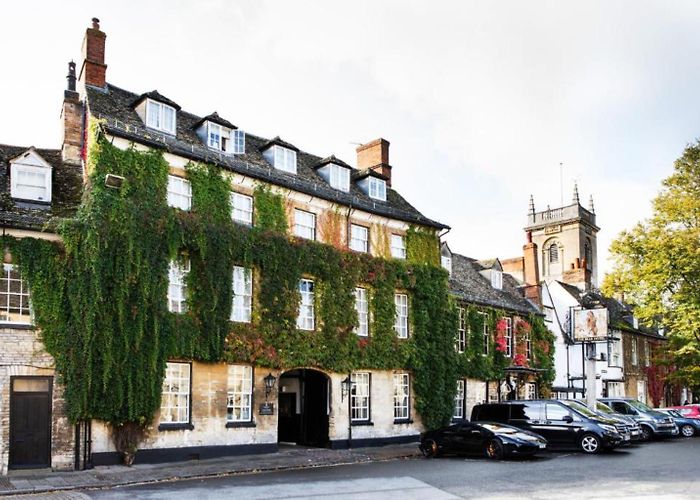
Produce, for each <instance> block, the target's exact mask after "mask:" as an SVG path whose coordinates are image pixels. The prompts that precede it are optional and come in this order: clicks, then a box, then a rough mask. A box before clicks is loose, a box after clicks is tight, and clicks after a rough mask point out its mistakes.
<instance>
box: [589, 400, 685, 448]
mask: <svg viewBox="0 0 700 500" xmlns="http://www.w3.org/2000/svg"><path fill="white" fill-rule="evenodd" d="M600 402H601V403H604V404H605V405H607V406H609V407H610V408H611V409H612V410H614V411H616V412H617V413H621V414H623V415H627V416H629V417H632V418H633V419H634V420H636V421H637V423H639V426H640V427H641V428H642V435H643V437H644V440H645V441H649V440H650V439H653V438H662V437H671V436H676V435H678V427H677V426H676V424H675V422H674V421H673V419H672V418H671V417H670V416H668V415H666V414H665V413H661V412H659V411H656V410H653V409H652V408H650V407H649V406H647V405H646V404H644V403H642V402H641V401H638V400H636V399H633V398H602V399H600Z"/></svg>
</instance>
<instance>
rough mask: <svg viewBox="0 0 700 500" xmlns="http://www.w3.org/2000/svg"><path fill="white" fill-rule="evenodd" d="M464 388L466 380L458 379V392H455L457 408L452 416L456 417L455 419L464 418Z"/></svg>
mask: <svg viewBox="0 0 700 500" xmlns="http://www.w3.org/2000/svg"><path fill="white" fill-rule="evenodd" d="M464 389H465V382H464V380H458V381H457V393H456V394H455V408H454V412H453V413H452V418H454V419H455V420H463V419H464Z"/></svg>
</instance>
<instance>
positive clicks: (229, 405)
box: [226, 365, 253, 422]
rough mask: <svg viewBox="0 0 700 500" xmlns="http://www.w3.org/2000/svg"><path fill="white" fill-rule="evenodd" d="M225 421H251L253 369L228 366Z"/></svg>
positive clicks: (250, 367) (242, 366) (245, 366)
mask: <svg viewBox="0 0 700 500" xmlns="http://www.w3.org/2000/svg"><path fill="white" fill-rule="evenodd" d="M226 420H227V421H229V422H250V421H252V420H253V367H252V366H248V365H229V367H228V395H227V398H226Z"/></svg>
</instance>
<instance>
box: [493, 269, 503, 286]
mask: <svg viewBox="0 0 700 500" xmlns="http://www.w3.org/2000/svg"><path fill="white" fill-rule="evenodd" d="M491 286H492V287H494V288H495V289H497V290H501V289H502V288H503V272H502V271H499V270H497V269H492V270H491Z"/></svg>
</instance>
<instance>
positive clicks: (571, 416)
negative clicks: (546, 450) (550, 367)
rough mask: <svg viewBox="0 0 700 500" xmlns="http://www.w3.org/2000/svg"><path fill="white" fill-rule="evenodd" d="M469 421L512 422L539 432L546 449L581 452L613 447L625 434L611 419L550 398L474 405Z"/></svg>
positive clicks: (593, 451)
mask: <svg viewBox="0 0 700 500" xmlns="http://www.w3.org/2000/svg"><path fill="white" fill-rule="evenodd" d="M471 421H472V422H500V423H503V424H509V425H513V426H515V427H520V428H521V429H525V430H527V431H530V432H534V433H536V434H539V435H540V436H542V437H543V438H545V439H546V440H547V441H548V442H549V445H550V448H559V449H562V448H578V449H580V450H581V451H583V452H585V453H598V452H599V451H601V450H603V449H612V448H615V447H616V446H618V445H620V444H622V443H623V442H624V440H625V436H624V434H625V433H626V429H624V428H623V427H624V426H617V425H616V422H615V421H613V420H609V419H607V418H605V417H599V416H597V415H596V416H595V418H593V417H590V416H587V415H585V414H584V413H582V412H580V411H578V410H577V409H576V408H575V407H570V406H567V405H566V404H564V403H562V402H561V401H557V400H553V399H544V400H523V401H504V402H503V403H491V404H480V405H476V406H475V407H474V408H473V409H472V417H471Z"/></svg>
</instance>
